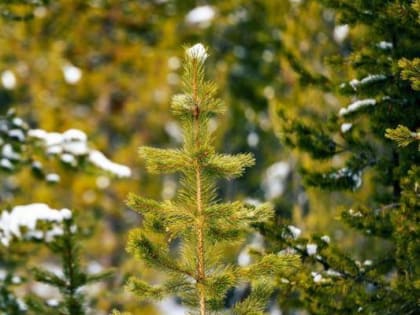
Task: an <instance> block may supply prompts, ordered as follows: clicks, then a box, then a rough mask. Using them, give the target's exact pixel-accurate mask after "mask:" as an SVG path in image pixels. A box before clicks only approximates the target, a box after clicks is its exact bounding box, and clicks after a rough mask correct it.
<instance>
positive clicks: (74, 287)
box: [27, 217, 111, 315]
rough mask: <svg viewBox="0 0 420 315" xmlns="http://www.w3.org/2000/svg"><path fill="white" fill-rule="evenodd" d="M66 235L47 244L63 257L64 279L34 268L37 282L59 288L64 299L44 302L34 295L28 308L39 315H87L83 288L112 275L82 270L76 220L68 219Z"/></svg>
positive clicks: (65, 229) (107, 272)
mask: <svg viewBox="0 0 420 315" xmlns="http://www.w3.org/2000/svg"><path fill="white" fill-rule="evenodd" d="M62 225H63V226H62V228H63V235H62V236H61V237H59V238H56V239H55V240H54V241H53V242H51V243H49V244H48V247H49V248H50V249H51V251H52V252H54V253H57V254H58V255H60V261H61V269H62V275H57V274H56V273H54V272H51V271H47V270H44V269H42V268H36V267H35V268H33V269H32V272H33V275H34V278H35V280H36V281H39V282H41V283H44V284H47V285H50V286H52V287H55V288H57V289H58V290H59V291H60V293H61V296H62V300H61V301H55V300H53V301H44V300H43V299H41V298H39V297H37V296H35V295H32V296H29V297H28V298H27V304H28V306H29V308H30V310H31V311H32V312H35V313H36V314H45V315H48V314H51V315H53V314H60V315H84V314H87V311H86V310H87V305H86V298H85V293H84V292H83V287H85V286H86V285H88V284H91V283H94V282H97V281H101V280H104V279H105V278H107V277H109V276H110V275H111V270H108V271H105V272H100V273H97V274H88V273H87V272H85V271H83V270H82V264H81V255H80V240H79V239H78V238H79V233H80V232H79V231H78V230H77V227H76V225H74V220H73V219H72V218H71V217H69V218H68V219H66V220H64V221H63V224H62Z"/></svg>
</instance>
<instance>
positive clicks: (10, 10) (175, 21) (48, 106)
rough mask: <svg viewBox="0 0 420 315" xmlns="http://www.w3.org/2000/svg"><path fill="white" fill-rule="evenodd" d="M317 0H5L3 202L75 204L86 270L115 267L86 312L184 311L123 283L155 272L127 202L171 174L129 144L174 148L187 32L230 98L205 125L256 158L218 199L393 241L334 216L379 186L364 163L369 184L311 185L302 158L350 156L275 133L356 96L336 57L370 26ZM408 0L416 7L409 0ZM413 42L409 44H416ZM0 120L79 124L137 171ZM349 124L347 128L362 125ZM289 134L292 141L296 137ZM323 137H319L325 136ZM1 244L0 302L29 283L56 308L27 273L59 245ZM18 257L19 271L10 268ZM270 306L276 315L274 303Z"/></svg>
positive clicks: (89, 298)
mask: <svg viewBox="0 0 420 315" xmlns="http://www.w3.org/2000/svg"><path fill="white" fill-rule="evenodd" d="M321 2H322V1H312V0H223V1H195V0H194V1H193V0H133V1H128V0H58V1H48V0H33V1H15V0H11V1H0V29H1V33H0V82H1V84H0V115H1V119H2V132H3V133H2V140H1V146H2V152H3V153H2V154H3V155H2V158H6V157H7V156H6V155H7V153H9V155H8V156H10V152H9V151H10V150H9V151H7V149H4V148H5V146H6V143H12V144H13V150H14V151H13V150H12V151H13V152H15V153H17V154H20V155H21V156H24V158H22V159H21V160H19V158H17V159H13V157H12V158H10V159H9V161H11V162H12V164H13V165H12V166H10V165H8V164H7V163H6V164H4V163H3V162H2V163H1V165H2V170H1V177H2V179H1V187H0V202H1V209H2V210H3V211H5V210H10V209H12V208H13V207H15V206H17V205H26V204H32V203H39V202H41V203H46V204H48V205H49V206H50V207H51V208H55V209H62V208H69V209H71V210H72V211H73V217H74V223H75V224H76V225H77V227H78V232H79V233H78V234H79V239H78V243H79V246H80V248H79V249H80V251H79V253H80V263H81V268H82V269H83V270H85V271H86V272H87V274H94V273H97V272H102V271H106V270H108V269H113V273H112V275H111V276H109V277H107V278H106V279H104V280H101V281H99V282H96V283H93V284H88V285H87V286H86V287H84V289H83V291H82V292H83V295H84V297H85V301H86V303H87V304H88V306H89V307H88V313H89V314H97V315H101V314H109V313H110V312H111V311H112V310H113V309H119V310H123V311H129V312H132V313H133V314H184V311H183V310H182V307H181V306H179V304H178V302H179V301H177V300H176V299H169V300H164V301H163V302H162V303H160V304H153V303H148V302H144V301H139V300H138V299H137V298H136V297H135V296H134V295H132V294H130V293H128V292H126V291H124V283H125V281H126V279H127V277H128V276H130V275H141V277H142V278H144V279H148V280H149V281H151V282H159V279H161V276H162V275H160V274H158V273H156V272H155V271H152V270H150V269H147V268H145V267H144V265H143V264H142V262H141V261H139V260H135V259H134V258H133V257H132V256H130V255H128V254H127V253H126V251H125V246H126V238H127V233H128V231H129V230H130V229H132V228H134V227H136V226H138V225H139V224H140V222H141V219H140V216H139V215H138V214H136V213H135V212H133V211H132V210H130V209H129V208H128V207H127V206H125V205H124V200H125V199H126V197H127V195H128V193H129V192H135V193H138V194H141V195H144V196H148V197H150V198H155V199H170V198H171V197H173V196H174V193H175V191H176V188H177V182H176V177H175V176H172V175H170V176H169V175H168V176H155V175H150V174H147V173H146V172H145V170H144V167H143V165H142V163H141V162H140V161H139V159H138V157H137V151H138V147H139V146H141V145H150V146H156V147H161V148H168V147H176V146H178V145H180V143H182V134H181V133H180V127H179V125H178V124H177V123H176V122H175V121H174V118H173V116H172V115H171V113H170V110H169V106H170V99H171V97H172V96H173V95H174V94H175V93H179V92H180V91H181V82H180V71H181V69H182V59H183V54H184V48H185V46H190V45H192V44H195V43H196V42H201V43H203V44H204V45H205V46H207V47H208V51H209V54H210V57H209V59H208V61H207V68H206V69H207V75H208V77H209V78H211V79H212V80H214V81H215V82H216V83H217V85H218V88H219V96H220V98H221V99H222V100H223V101H224V102H225V104H226V105H227V107H228V112H227V115H226V116H224V117H223V118H222V119H221V120H215V121H214V122H213V124H214V126H213V128H214V129H215V130H216V141H217V147H218V150H219V151H221V152H226V153H239V152H251V153H253V154H254V155H255V158H256V166H254V167H252V168H250V169H249V170H248V171H247V172H246V175H245V176H243V177H242V178H240V179H238V180H234V181H221V182H220V185H219V194H220V197H221V199H223V200H234V199H243V200H248V201H249V202H251V203H258V202H261V201H271V202H272V203H273V204H274V206H275V211H276V222H275V223H274V226H278V229H280V226H282V227H284V226H292V228H290V229H291V230H292V232H293V228H294V227H296V229H295V230H294V231H295V233H297V234H298V236H299V235H300V236H301V237H307V238H311V235H319V237H321V236H324V240H328V242H329V241H331V243H337V244H340V248H341V249H342V250H343V251H344V252H346V253H347V254H349V255H350V256H352V257H353V258H355V259H356V258H357V259H358V260H360V261H362V262H363V261H368V260H369V259H370V257H372V256H374V255H376V254H378V255H381V253H383V252H384V251H386V250H388V249H389V248H390V245H389V243H387V242H386V241H383V240H381V239H378V238H366V237H364V236H363V235H361V234H358V233H356V232H354V231H353V230H352V229H350V228H349V227H348V226H347V225H345V224H344V223H343V220H342V219H341V217H340V213H341V211H342V210H343V209H345V208H346V209H347V208H348V207H350V206H351V205H352V204H354V203H360V204H364V203H365V204H367V203H369V201H368V200H371V199H369V198H372V194H373V193H375V194H378V195H379V194H381V189H382V188H381V186H380V185H375V184H374V183H375V177H373V175H372V172H369V171H368V172H366V173H364V174H363V181H362V175H361V174H360V173H357V172H356V175H355V174H352V180H350V181H351V182H350V184H349V186H351V187H350V189H347V190H346V189H344V190H337V191H336V190H331V189H330V190H321V189H319V188H317V187H312V186H313V185H312V186H311V185H306V182H304V181H303V179H302V175H301V174H302V173H301V172H299V170H303V171H305V170H312V171H313V170H319V171H321V170H325V169H326V168H327V167H329V166H331V165H332V166H339V165H341V164H343V163H342V162H343V159H345V158H346V157H348V156H346V155H344V157H343V156H335V157H334V159H324V160H322V159H321V161H314V159H313V158H312V157H313V156H311V155H309V154H305V153H302V152H301V151H299V150H297V149H296V147H297V145H296V142H299V141H300V140H302V138H301V139H300V140H299V139H298V140H296V139H287V136H284V134H285V133H287V130H286V129H287V128H286V127H285V126H287V124H288V123H290V122H291V121H292V120H293V119H295V118H300V119H301V121H302V122H308V123H309V122H311V123H312V126H314V125H315V126H319V125H321V126H324V127H326V128H329V127H327V126H329V125H328V124H336V125H337V124H338V126H340V125H341V129H339V130H336V136H335V137H336V138H337V137H340V134H341V136H343V134H344V133H346V132H347V131H348V130H349V129H350V128H352V126H351V125H350V124H347V125H343V124H342V123H344V122H342V121H340V120H339V119H337V118H335V120H334V118H331V117H332V115H333V114H334V115H336V114H337V113H338V112H339V110H340V108H342V107H345V106H346V104H348V103H350V101H349V100H350V98H349V97H350V96H349V94H348V95H345V94H344V95H342V94H338V93H336V91H337V90H338V89H339V84H340V83H343V82H347V81H350V80H351V79H353V78H355V77H357V75H356V72H355V71H354V69H353V68H352V65H354V64H352V63H350V62H349V63H344V62H342V63H341V64H340V67H339V68H337V66H336V64H337V63H340V61H337V60H343V58H346V57H347V56H349V55H350V54H351V53H352V52H353V51H354V50H355V47H361V46H363V43H366V42H368V41H370V40H372V39H371V38H369V37H368V35H367V34H368V32H367V31H366V28H364V27H363V26H361V25H355V26H354V27H353V26H350V25H348V24H347V23H348V22H347V20H348V21H350V22H351V19H349V17H348V16H347V20H346V16H345V15H339V14H338V13H337V11H335V10H334V9H331V8H328V7H327V6H324V5H323V4H322V3H321ZM324 2H328V1H324ZM330 2H331V3H336V2H337V1H330ZM355 2H357V3H360V1H355ZM379 2H381V1H379ZM379 2H378V1H372V6H376V7H379V6H380V3H379ZM390 2H391V1H390ZM394 2H398V1H394ZM403 2H404V1H401V3H403ZM343 3H348V1H343ZM387 3H388V2H387ZM404 3H407V6H409V5H410V1H405V2H404ZM355 7H356V5H355ZM343 18H344V21H343ZM414 19H415V18H414ZM391 22H392V21H391ZM391 22H390V23H391ZM396 23H397V22H396ZM390 27H392V26H390ZM413 33H414V32H413ZM375 40H376V39H375ZM384 40H385V39H384ZM372 45H382V46H383V47H382V48H381V47H380V48H381V49H382V50H383V51H387V47H386V45H387V42H383V43H382V44H381V43H380V41H376V42H374V43H372ZM372 49H374V48H372ZM418 51H419V50H418V45H417V48H416V49H414V48H413V52H412V54H414V55H415V54H416V53H418ZM360 60H362V59H360ZM360 60H359V61H360ZM381 65H382V64H381ZM368 73H370V72H366V73H365V75H367V74H368ZM360 78H361V77H360V76H359V79H360ZM331 82H334V84H332V83H331ZM407 85H409V83H407ZM416 93H417V92H416ZM413 95H416V96H413V98H414V101H413V102H415V101H416V100H417V101H418V93H417V94H413ZM412 108H414V107H412ZM411 110H412V109H411ZM411 113H412V116H411V118H413V117H418V113H417V114H416V113H415V111H413V110H412V111H411ZM413 115H414V116H413ZM416 115H417V116H416ZM285 117H287V118H285ZM18 118H20V119H22V120H23V121H24V122H25V123H24V124H21V121H20V120H19V119H18ZM414 120H415V121H417V122H418V119H417V118H416V119H414ZM7 124H9V127H10V125H12V127H10V128H12V129H15V130H22V131H23V132H24V133H25V135H26V132H27V131H28V130H30V129H37V128H40V129H43V130H46V131H47V132H52V131H56V132H60V133H62V132H65V131H66V130H69V129H79V130H81V131H83V132H85V133H86V135H87V137H88V145H89V147H90V148H94V149H97V150H99V151H101V152H103V153H104V154H105V155H106V156H107V157H108V158H110V159H112V161H114V162H116V163H119V164H122V165H126V166H128V167H129V168H130V169H131V173H130V174H129V175H130V176H125V175H127V174H125V175H124V176H118V175H121V174H118V173H117V174H113V173H112V172H106V171H103V170H101V169H100V168H99V169H98V168H95V167H92V165H90V164H89V163H87V161H85V160H83V158H81V159H80V160H78V162H77V165H76V164H75V163H72V162H68V161H67V162H66V160H65V159H64V160H63V158H62V156H61V160H60V158H57V157H56V155H45V154H43V153H42V152H41V151H42V150H41V151H40V147H39V145H38V146H37V145H36V141H34V139H33V138H30V137H28V136H26V137H24V138H22V137H20V136H19V135H17V134H16V133H15V134H12V135H11V134H10V132H9V133H8V134H7V136H5V135H4V131H5V130H6V131H7V128H6V127H4V125H7ZM13 124H14V125H13ZM360 124H361V125H363V124H364V122H363V120H362V121H360ZM415 124H416V123H414V126H413V125H411V126H408V127H409V128H414V127H415ZM406 125H407V124H406ZM418 126H419V125H418V124H417V127H418ZM294 127H296V126H294ZM393 127H396V125H394V126H393ZM5 128H6V129H5ZM10 128H9V129H10ZM285 128H286V129H285ZM303 129H304V127H303V126H301V131H302V130H303ZM329 130H330V131H331V128H330V129H329ZM302 132H303V131H302ZM380 132H382V133H383V130H382V129H381V131H380ZM18 133H19V132H18ZM355 133H356V134H354V137H355V139H356V138H357V139H359V138H364V137H366V134H364V133H359V132H358V131H355ZM9 138H10V139H9ZM282 140H284V141H282ZM306 140H307V141H309V142H311V141H315V140H313V139H312V140H310V139H309V140H308V139H306ZM318 140H319V139H318ZM294 141H295V143H294ZM302 141H303V140H302ZM302 141H301V143H302ZM303 142H304V141H303ZM336 142H337V141H336ZM19 143H23V144H21V145H20V144H19ZM285 143H286V144H293V143H294V144H295V148H291V147H290V146H285ZM322 144H323V145H325V147H328V143H327V142H325V141H324V142H322ZM330 144H331V143H330ZM325 147H324V148H325ZM326 150H327V149H326ZM6 151H7V152H6ZM327 151H328V150H327ZM334 151H335V153H336V150H335V149H334ZM5 152H6V153H5ZM414 152H416V149H414ZM414 154H416V153H414ZM320 155H322V153H320ZM416 158H418V155H417V157H416ZM35 161H38V162H39V163H41V164H42V169H40V168H39V167H38V166H39V165H38V164H36V163H35V164H34V162H35ZM37 165H38V166H37ZM48 174H49V175H50V176H47V175H48ZM51 174H53V175H52V176H51ZM57 175H58V176H57ZM116 175H117V176H116ZM372 178H373V180H371V179H372ZM347 184H348V183H347ZM347 188H348V187H347ZM385 190H386V189H385V188H384V191H385ZM386 202H388V200H387V201H384V203H386ZM262 229H263V230H264V228H262ZM290 229H289V230H290ZM264 231H265V230H264ZM300 232H301V234H300ZM260 235H261V234H258V233H257V232H256V234H254V235H250V236H249V237H248V243H250V244H252V243H258V242H261V237H260ZM270 235H271V237H273V236H272V235H274V234H270ZM325 236H328V238H326V237H325ZM268 240H270V236H267V247H268V248H270V250H273V251H279V250H281V249H282V246H283V245H284V244H280V245H279V244H278V243H276V242H275V241H273V242H271V243H270V242H269V241H268ZM270 246H271V247H270ZM0 247H1V249H0V253H1V257H0V270H3V271H2V272H1V275H0V276H1V277H2V280H3V284H1V285H0V286H2V288H1V289H0V290H1V292H0V294H2V296H3V298H2V303H3V307H5V305H6V304H7V303H11V300H10V299H9V300H8V298H9V297H10V296H9V293H10V292H13V295H14V296H16V298H17V300H16V301H17V303H18V304H19V303H21V304H22V303H23V302H22V301H23V297H25V296H27V295H28V294H31V295H36V296H38V297H39V298H41V299H42V300H45V301H50V304H52V306H53V304H54V299H60V294H59V293H58V291H57V290H56V289H54V288H53V287H51V286H49V285H47V284H42V283H40V282H38V281H36V279H35V277H34V275H35V274H36V272H34V271H33V269H32V268H34V267H41V268H44V269H47V270H49V271H52V272H55V271H57V272H60V268H61V267H60V262H59V261H60V260H59V255H60V253H59V252H57V251H55V250H54V247H51V246H45V245H44V244H43V242H28V241H26V242H19V241H18V240H15V241H14V243H13V245H12V244H11V245H9V246H3V247H2V245H0ZM243 247H244V245H241V246H240V247H237V248H234V250H232V251H229V253H227V255H228V256H229V257H228V259H230V260H231V261H238V262H239V263H242V262H241V261H240V259H247V258H244V257H243V256H241V255H240V254H239V253H240V251H241V249H242V248H243ZM315 251H316V250H315ZM238 255H239V256H238ZM242 255H243V253H242ZM241 257H242V258H241ZM366 264H369V262H367V263H366ZM11 270H12V271H13V272H12V273H13V275H14V276H16V275H18V276H19V277H20V278H19V279H18V278H15V279H14V280H13V279H12V278H10V277H7V276H6V274H7V273H8V272H11ZM6 280H7V281H6ZM290 294H291V295H290V296H289V298H288V299H285V300H281V299H280V300H279V301H280V308H281V309H282V311H283V313H284V314H289V313H290V314H307V313H308V312H309V313H310V311H308V310H306V311H305V308H306V307H305V303H302V301H300V300H299V299H300V298H297V297H296V295H294V294H292V293H290ZM19 301H20V302H19ZM51 301H52V302H51ZM274 304H275V307H274V306H273V307H271V313H272V314H281V313H280V308H279V307H278V306H277V303H274ZM274 304H273V305H274ZM0 306H1V304H0ZM2 311H3V313H1V314H8V315H9V314H10V315H11V314H25V312H26V311H25V307H21V309H20V310H19V307H18V308H16V313H12V312H8V311H4V310H2ZM276 312H277V313H276ZM29 313H30V311H29ZM39 314H41V313H39ZM51 314H54V313H51ZM325 314H328V313H325ZM331 314H332V313H331ZM401 314H402V313H401Z"/></svg>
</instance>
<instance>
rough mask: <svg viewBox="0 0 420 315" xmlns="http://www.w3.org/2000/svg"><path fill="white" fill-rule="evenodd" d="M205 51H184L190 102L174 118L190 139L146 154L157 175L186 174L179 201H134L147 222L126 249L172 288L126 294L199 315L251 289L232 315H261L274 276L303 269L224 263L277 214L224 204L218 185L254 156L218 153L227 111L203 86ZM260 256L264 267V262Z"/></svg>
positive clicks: (179, 101)
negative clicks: (213, 122)
mask: <svg viewBox="0 0 420 315" xmlns="http://www.w3.org/2000/svg"><path fill="white" fill-rule="evenodd" d="M207 56H208V55H207V52H206V49H205V48H204V47H203V45H201V44H197V45H195V46H193V47H191V48H189V49H187V50H186V58H185V59H186V60H185V66H184V76H183V87H184V94H180V95H175V96H174V98H173V101H172V111H173V113H174V115H175V116H176V117H177V118H178V120H179V122H180V123H181V126H182V129H183V133H184V145H183V147H182V148H180V149H177V150H173V149H157V148H150V147H142V148H140V156H141V157H142V158H144V159H145V161H146V168H147V169H148V171H149V172H151V173H154V174H161V173H174V172H177V173H179V174H180V181H179V185H180V188H179V190H178V192H177V195H176V197H175V198H174V199H173V200H165V201H163V202H157V201H154V200H150V199H145V198H142V197H139V196H136V195H134V194H131V195H130V196H129V198H128V205H129V206H130V207H132V208H133V209H135V210H136V211H138V212H139V213H141V214H142V216H143V226H142V227H141V228H139V229H135V230H133V231H131V233H130V235H129V241H128V246H127V249H128V251H129V252H130V253H131V254H133V255H134V256H135V257H138V258H140V259H142V260H143V261H144V262H145V263H146V264H147V265H148V266H150V267H153V268H156V269H159V270H163V271H165V273H166V275H167V277H166V281H164V283H163V284H161V285H159V286H151V285H149V284H148V283H146V282H144V281H142V280H140V279H138V278H134V277H133V278H131V279H129V281H128V284H127V287H128V289H129V290H130V291H132V292H134V293H135V294H137V295H138V296H140V297H142V298H146V299H152V300H159V299H162V298H163V297H164V296H167V295H176V296H178V297H180V298H181V300H182V302H183V303H184V304H185V305H187V306H188V307H190V308H191V309H197V310H198V313H199V314H200V315H205V314H210V313H212V312H214V311H217V312H218V314H220V312H222V311H223V308H224V307H225V303H224V302H225V298H226V293H227V292H228V290H230V289H232V288H234V287H235V286H236V285H238V284H239V283H244V282H245V283H249V284H250V285H251V288H252V289H251V293H250V294H249V295H248V297H247V298H246V299H244V300H242V301H240V302H239V303H236V304H235V305H234V307H233V313H234V314H262V313H263V312H264V310H265V308H266V304H267V299H268V298H269V297H270V295H271V294H272V292H273V288H274V286H275V279H276V277H274V276H275V275H281V274H283V273H285V272H288V271H291V270H293V269H294V268H296V267H297V261H298V259H297V256H294V255H277V254H270V255H265V256H262V255H260V256H259V255H258V254H256V256H257V257H256V258H257V259H256V262H255V263H253V264H251V265H249V266H246V267H240V266H236V265H234V264H229V263H227V262H226V261H225V259H224V257H223V249H224V246H225V245H226V244H227V243H232V242H240V241H243V240H244V239H245V236H246V233H247V232H248V231H250V229H251V228H252V225H253V224H256V223H258V222H263V221H267V220H269V219H270V218H271V217H272V215H273V210H272V207H271V206H270V205H269V204H263V205H261V206H258V207H254V206H249V205H246V204H244V203H242V202H239V201H235V202H228V203H221V202H219V200H218V197H217V193H216V181H217V180H218V179H220V178H229V179H230V178H234V177H237V176H240V175H242V173H243V172H244V169H245V168H246V167H249V166H251V165H253V163H254V159H253V157H252V156H251V155H250V154H237V155H225V154H219V153H216V152H215V148H214V147H213V145H212V134H211V132H210V130H209V120H210V119H211V118H213V117H214V116H216V115H217V114H221V113H223V111H224V107H223V106H222V103H221V102H220V100H218V99H216V98H215V94H216V87H215V85H214V84H213V83H211V82H208V81H206V80H205V79H204V62H205V60H206V58H207ZM258 256H259V259H258Z"/></svg>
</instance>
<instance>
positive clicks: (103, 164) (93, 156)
mask: <svg viewBox="0 0 420 315" xmlns="http://www.w3.org/2000/svg"><path fill="white" fill-rule="evenodd" d="M88 159H89V161H90V162H91V163H92V164H93V165H96V166H97V167H99V168H101V169H103V170H105V171H108V172H110V173H112V174H114V175H116V176H118V177H130V176H131V169H130V168H129V167H127V166H125V165H122V164H118V163H114V162H112V161H111V160H109V159H108V158H107V157H106V156H105V155H104V154H103V153H102V152H100V151H97V150H91V151H90V153H89V157H88Z"/></svg>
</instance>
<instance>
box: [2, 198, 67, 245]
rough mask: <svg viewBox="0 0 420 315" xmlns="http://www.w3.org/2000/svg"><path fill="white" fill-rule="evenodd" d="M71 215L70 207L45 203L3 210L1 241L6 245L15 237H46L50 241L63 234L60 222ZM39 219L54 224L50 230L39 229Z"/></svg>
mask: <svg viewBox="0 0 420 315" xmlns="http://www.w3.org/2000/svg"><path fill="white" fill-rule="evenodd" d="M71 217H72V213H71V211H70V210H69V209H61V210H56V209H52V208H50V207H49V206H48V205H46V204H44V203H33V204H28V205H23V206H16V207H14V208H13V209H12V210H11V211H10V212H9V211H3V212H2V213H1V215H0V242H1V244H3V245H4V246H6V247H7V246H9V244H10V241H11V240H12V239H13V238H14V237H15V238H18V239H31V238H35V239H44V240H45V241H47V242H50V241H52V240H53V239H54V238H55V237H56V236H59V235H62V234H63V229H62V227H61V225H60V223H61V222H62V221H63V220H69V219H71ZM38 221H49V222H52V223H54V224H53V226H52V228H51V229H50V230H48V231H43V230H39V229H37V222H38Z"/></svg>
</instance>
